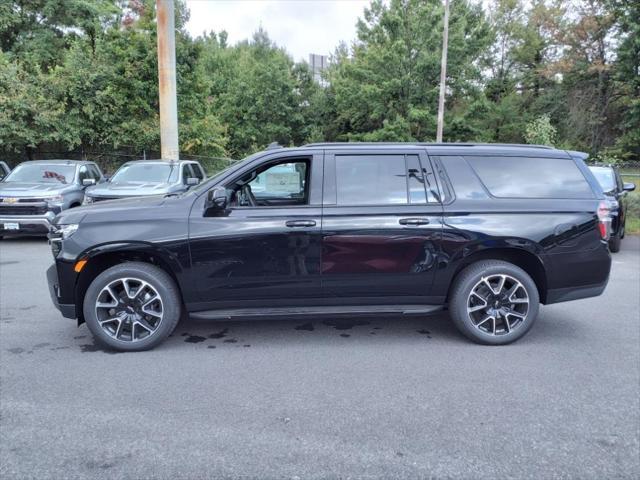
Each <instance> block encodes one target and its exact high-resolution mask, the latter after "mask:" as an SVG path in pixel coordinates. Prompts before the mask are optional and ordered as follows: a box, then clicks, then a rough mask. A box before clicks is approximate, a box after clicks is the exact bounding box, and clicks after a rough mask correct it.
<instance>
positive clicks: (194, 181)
mask: <svg viewBox="0 0 640 480" xmlns="http://www.w3.org/2000/svg"><path fill="white" fill-rule="evenodd" d="M199 183H200V180H199V179H197V178H196V177H189V178H187V185H189V186H190V187H193V186H194V185H198V184H199Z"/></svg>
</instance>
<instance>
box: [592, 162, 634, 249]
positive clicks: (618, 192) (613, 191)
mask: <svg viewBox="0 0 640 480" xmlns="http://www.w3.org/2000/svg"><path fill="white" fill-rule="evenodd" d="M589 168H590V169H591V171H592V172H593V175H594V176H595V177H596V179H597V180H598V183H599V184H600V186H601V187H602V191H603V192H604V194H605V195H606V197H607V200H608V201H609V208H610V209H611V233H610V237H609V249H610V250H611V251H612V252H619V251H620V244H621V243H622V239H623V238H624V233H625V225H626V222H627V198H626V196H627V192H632V191H633V190H635V188H636V185H635V184H634V183H625V182H623V181H622V177H621V176H620V172H619V171H618V169H617V168H616V167H614V166H612V165H594V166H590V167H589Z"/></svg>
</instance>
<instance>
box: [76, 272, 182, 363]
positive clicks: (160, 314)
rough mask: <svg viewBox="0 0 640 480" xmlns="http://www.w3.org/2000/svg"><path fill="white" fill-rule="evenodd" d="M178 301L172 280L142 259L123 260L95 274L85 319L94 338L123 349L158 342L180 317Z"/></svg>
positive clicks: (150, 345) (148, 345)
mask: <svg viewBox="0 0 640 480" xmlns="http://www.w3.org/2000/svg"><path fill="white" fill-rule="evenodd" d="M181 305H182V303H181V301H180V294H179V292H178V288H177V286H176V284H175V282H174V281H173V279H172V278H171V277H170V276H169V275H168V274H167V273H166V272H165V271H163V270H162V269H160V268H158V267H156V266H154V265H150V264H147V263H141V262H130V263H123V264H120V265H116V266H114V267H111V268H109V269H107V270H105V271H104V272H102V273H101V274H100V275H98V276H97V277H96V278H95V279H94V280H93V282H91V285H90V286H89V288H88V289H87V293H86V294H85V297H84V306H83V312H84V318H85V321H86V322H87V326H88V327H89V330H91V333H93V335H94V337H95V338H96V340H97V341H98V342H99V343H101V344H103V345H105V346H107V347H110V348H114V349H117V350H124V351H141V350H148V349H150V348H153V347H155V346H156V345H158V344H160V343H161V342H162V341H163V340H164V339H165V338H167V337H168V336H169V335H170V334H171V332H173V330H174V329H175V327H176V325H177V324H178V320H179V319H180V313H181V309H182V308H181Z"/></svg>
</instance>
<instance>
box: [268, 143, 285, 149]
mask: <svg viewBox="0 0 640 480" xmlns="http://www.w3.org/2000/svg"><path fill="white" fill-rule="evenodd" d="M278 148H282V145H280V144H279V143H278V142H271V143H270V144H269V145H268V146H267V148H265V150H276V149H278Z"/></svg>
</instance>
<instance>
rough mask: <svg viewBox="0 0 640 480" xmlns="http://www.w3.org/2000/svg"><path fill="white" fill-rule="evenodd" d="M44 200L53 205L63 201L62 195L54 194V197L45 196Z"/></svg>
mask: <svg viewBox="0 0 640 480" xmlns="http://www.w3.org/2000/svg"><path fill="white" fill-rule="evenodd" d="M44 200H45V202H47V203H50V204H53V205H61V204H62V203H63V202H64V197H63V196H62V195H56V196H55V197H47V198H45V199H44Z"/></svg>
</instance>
